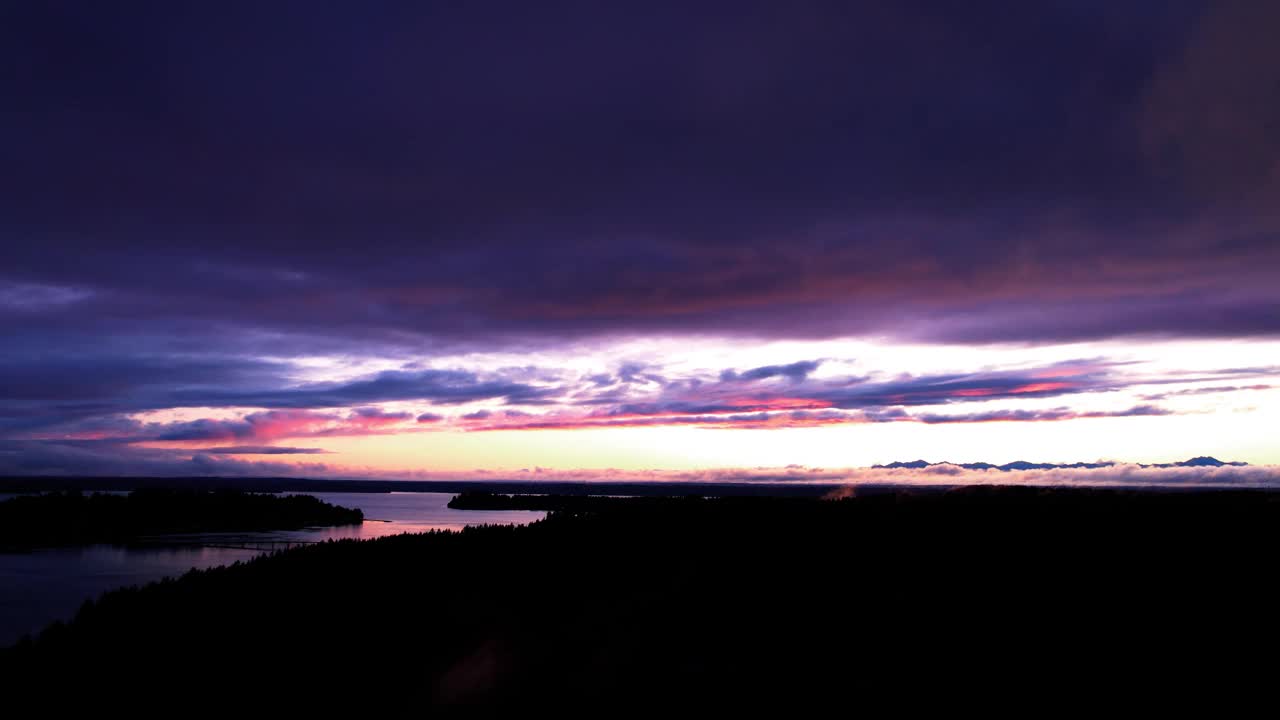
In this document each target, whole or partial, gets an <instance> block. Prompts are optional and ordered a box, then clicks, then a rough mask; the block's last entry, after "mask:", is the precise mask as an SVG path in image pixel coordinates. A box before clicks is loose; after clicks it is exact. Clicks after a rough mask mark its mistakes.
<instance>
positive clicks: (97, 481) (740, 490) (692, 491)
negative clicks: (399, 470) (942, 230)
mask: <svg viewBox="0 0 1280 720" xmlns="http://www.w3.org/2000/svg"><path fill="white" fill-rule="evenodd" d="M1009 480H1010V482H1005V483H989V484H992V485H1018V483H1017V482H1014V481H1012V478H1009ZM970 485H971V484H970V483H950V484H924V483H920V484H916V483H844V482H821V483H817V482H780V481H758V482H741V481H738V482H686V481H648V482H645V481H610V480H599V481H594V480H593V481H564V480H553V481H543V480H324V479H312V478H285V477H243V478H239V477H44V476H41V477H5V478H0V493H24V492H49V491H55V490H81V491H86V492H93V491H97V492H104V491H132V490H144V489H187V490H239V491H243V492H268V493H338V492H350V493H392V492H421V493H444V494H459V493H469V492H487V493H494V494H504V495H513V494H514V495H617V496H626V497H673V496H686V495H696V496H699V497H797V498H805V497H824V496H827V495H829V494H831V493H839V492H847V491H848V490H849V489H850V488H852V489H854V491H855V492H857V493H859V494H878V493H891V492H898V491H901V490H910V491H912V492H919V493H928V492H945V491H947V490H952V489H955V488H958V487H968V486H970ZM1097 487H1106V488H1110V489H1115V490H1141V491H1147V492H1218V491H1231V490H1242V489H1250V490H1261V491H1272V492H1280V489H1277V488H1269V487H1259V486H1252V485H1226V484H1213V485H1210V484H1185V485H1150V484H1132V485H1121V484H1106V485H1098V486H1097Z"/></svg>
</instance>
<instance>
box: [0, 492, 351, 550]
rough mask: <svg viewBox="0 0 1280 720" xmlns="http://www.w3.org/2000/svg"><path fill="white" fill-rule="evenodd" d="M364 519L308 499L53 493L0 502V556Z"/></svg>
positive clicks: (256, 495)
mask: <svg viewBox="0 0 1280 720" xmlns="http://www.w3.org/2000/svg"><path fill="white" fill-rule="evenodd" d="M363 521H364V513H363V512H361V511H360V510H352V509H348V508H344V507H338V506H336V505H330V504H329V503H326V502H324V501H322V500H319V499H317V498H315V497H312V496H310V495H271V494H265V493H246V492H236V491H212V492H206V491H201V490H135V491H133V492H131V493H129V494H127V495H123V494H108V493H92V494H84V493H80V492H61V493H59V492H54V493H45V494H41V495H24V496H19V497H15V498H11V499H9V500H6V501H4V502H0V548H3V549H25V548H35V547H49V546H66V545H84V544H93V543H117V544H125V543H131V542H136V541H137V540H139V539H140V538H143V537H147V536H152V535H167V534H173V533H198V532H238V531H260V530H295V529H299V528H304V527H313V526H328V525H354V524H359V523H361V522H363Z"/></svg>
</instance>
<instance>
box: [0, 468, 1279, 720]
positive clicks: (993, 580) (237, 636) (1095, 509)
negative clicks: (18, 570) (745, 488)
mask: <svg viewBox="0 0 1280 720" xmlns="http://www.w3.org/2000/svg"><path fill="white" fill-rule="evenodd" d="M1277 532H1280V503H1278V502H1277V496H1276V495H1274V494H1271V493H1265V492H1223V493H1171V494H1158V493H1123V492H1110V491H1076V490H1055V491H1044V490H1034V489H1000V488H983V489H975V490H965V491H957V492H948V493H932V494H930V493H921V494H910V493H906V494H896V495H877V496H872V497H865V498H857V497H855V498H850V499H845V500H838V501H817V500H799V499H790V500H786V499H759V498H732V499H693V498H686V499H679V498H676V499H668V500H664V501H655V500H652V499H646V500H644V501H643V502H632V501H629V500H619V501H613V500H609V501H607V502H602V503H600V504H599V505H598V506H597V507H593V508H590V509H582V510H565V511H559V512H553V513H551V514H550V515H549V516H548V518H547V519H546V520H544V521H541V522H538V523H534V524H531V525H529V526H526V527H481V528H474V529H468V530H466V531H463V532H461V533H430V534H424V535H404V536H394V537H387V538H382V539H379V540H374V541H364V542H354V541H342V542H332V543H326V544H321V545H314V546H309V547H306V548H300V549H297V550H292V551H288V552H284V553H278V554H273V555H269V556H264V557H260V558H257V559H255V560H253V561H251V562H248V563H245V564H243V565H235V566H231V567H225V568H217V569H213V570H207V571H202V572H192V573H189V574H187V575H186V576H184V577H182V578H181V579H179V580H176V581H169V582H163V583H159V584H154V585H151V586H148V587H146V588H143V589H140V590H139V589H131V590H125V591H119V592H113V593H109V594H107V595H105V596H103V597H102V598H101V599H100V600H98V601H97V602H94V603H91V604H88V605H86V606H85V608H84V609H83V610H82V611H81V612H80V613H79V614H78V615H77V616H76V618H75V619H74V620H72V621H71V622H70V623H69V624H66V625H55V626H53V627H51V628H49V629H47V630H45V631H44V632H43V633H42V634H41V635H40V636H39V637H37V638H33V639H29V640H27V641H25V642H23V643H21V644H20V645H19V646H17V647H16V648H14V649H12V650H10V651H8V653H7V655H5V656H4V658H3V661H2V662H0V664H4V665H5V666H4V667H0V677H4V678H6V679H8V680H11V681H12V682H11V685H10V686H11V687H13V688H19V689H22V688H26V687H28V685H27V684H26V683H27V682H29V681H30V680H31V679H33V678H34V679H40V678H45V679H48V678H54V679H56V680H57V681H58V682H70V681H72V680H79V679H84V678H94V679H97V680H104V679H105V680H107V681H111V680H113V679H114V680H116V681H119V680H124V681H128V682H132V683H133V685H132V686H131V687H136V686H138V682H139V681H140V680H145V681H146V682H147V687H149V688H166V689H168V690H169V691H173V692H182V693H187V692H192V693H202V692H204V691H205V689H206V686H207V684H208V683H209V682H210V678H214V677H221V676H223V674H229V676H235V674H236V672H237V669H238V668H241V667H245V668H246V670H245V672H247V673H251V674H261V675H262V676H264V677H268V678H269V682H264V683H262V684H257V685H255V686H254V688H253V691H254V692H255V693H259V694H260V693H266V694H272V693H274V694H277V695H280V696H288V697H289V698H291V701H292V699H293V698H296V697H297V693H298V688H301V687H307V688H324V689H325V691H324V693H323V696H324V697H325V698H330V697H331V695H333V694H334V693H338V694H341V693H350V694H351V695H353V696H357V697H359V698H360V699H361V701H362V702H363V701H365V700H366V699H367V698H377V699H378V700H388V699H395V700H400V701H403V702H405V703H407V704H410V705H413V706H414V707H420V706H422V705H426V704H430V703H433V702H434V703H448V702H485V703H488V702H530V701H532V702H551V701H554V702H556V703H560V704H563V703H565V702H573V703H575V704H577V703H584V702H585V703H595V704H596V707H597V709H598V710H599V711H600V712H601V713H604V714H608V712H609V711H610V710H611V709H617V708H619V707H626V706H629V704H631V703H638V702H646V703H647V702H655V701H672V700H688V699H700V700H708V701H711V702H714V703H716V704H721V705H723V704H726V703H728V704H740V703H756V702H759V701H761V700H763V699H764V698H766V697H768V698H772V699H778V698H782V699H784V700H787V701H789V702H799V701H801V700H806V699H813V698H814V697H816V696H819V695H827V696H832V695H833V696H835V697H836V698H837V700H838V701H839V702H843V703H845V704H847V705H853V706H857V707H868V708H869V707H874V706H875V703H876V702H877V701H879V702H884V701H888V702H891V703H894V707H895V708H896V709H898V710H907V711H909V710H921V709H923V708H924V707H926V706H927V705H926V704H927V703H931V702H936V703H940V704H943V705H944V706H945V707H947V708H950V709H955V708H958V707H961V706H968V707H972V706H973V705H975V704H976V705H979V706H981V707H996V706H998V705H1000V704H1001V703H1005V704H1008V703H1012V702H1014V701H1015V700H1017V699H1019V698H1026V697H1027V694H1028V693H1029V694H1031V696H1032V697H1034V700H1032V701H1030V702H1029V703H1028V704H1019V705H1017V707H1018V708H1020V709H1021V710H1022V711H1023V712H1024V714H1031V715H1036V714H1039V710H1044V709H1047V708H1052V709H1055V710H1064V709H1067V708H1069V707H1071V706H1072V703H1086V704H1088V707H1086V708H1083V709H1088V708H1096V707H1101V706H1102V705H1100V704H1094V703H1105V706H1106V707H1111V708H1115V709H1123V708H1125V707H1129V709H1131V710H1135V712H1136V709H1137V707H1132V706H1125V705H1121V704H1118V702H1119V700H1118V699H1117V698H1116V697H1112V696H1111V695H1110V694H1111V693H1119V694H1120V695H1121V696H1123V697H1127V698H1130V699H1132V698H1133V696H1134V694H1135V693H1137V694H1139V696H1140V698H1139V699H1140V700H1141V702H1142V703H1143V704H1142V705H1140V706H1138V707H1145V708H1148V709H1150V708H1151V707H1153V705H1152V704H1153V703H1155V702H1157V701H1158V700H1159V696H1160V694H1161V693H1169V692H1174V691H1177V692H1182V693H1185V692H1188V691H1190V690H1191V689H1205V688H1208V687H1218V686H1219V685H1217V684H1218V683H1224V682H1227V681H1228V680H1229V681H1230V682H1231V683H1233V685H1232V687H1233V688H1234V690H1232V691H1231V692H1230V693H1222V694H1221V695H1220V696H1219V698H1218V699H1219V701H1220V703H1221V705H1219V708H1220V709H1225V708H1228V707H1229V706H1230V703H1231V701H1232V700H1233V699H1235V698H1240V697H1244V695H1242V692H1243V691H1245V690H1247V689H1248V688H1250V687H1256V688H1270V687H1272V678H1273V673H1272V671H1273V670H1274V663H1273V662H1272V661H1271V660H1269V659H1267V658H1269V657H1270V656H1271V654H1273V652H1274V648H1275V647H1280V645H1277V640H1280V625H1278V623H1280V620H1278V619H1277V617H1278V616H1277V614H1276V613H1275V612H1274V608H1272V607H1271V602H1270V598H1273V597H1274V594H1273V593H1274V575H1275V557H1276V555H1275V551H1276V549H1277V542H1276V541H1277ZM1260 652H1261V653H1262V654H1261V655H1259V653H1260ZM290 681H295V682H290ZM228 687H229V688H230V687H231V686H228ZM228 692H236V691H233V690H230V689H228ZM246 692H247V691H246ZM206 694H207V693H206ZM316 697H320V695H316ZM1170 697H1173V696H1172V695H1170ZM1178 697H1182V696H1181V695H1179V696H1178ZM599 703H606V704H604V705H600V704H599ZM620 704H627V705H620ZM1076 709H1078V710H1080V709H1082V708H1080V707H1079V706H1076Z"/></svg>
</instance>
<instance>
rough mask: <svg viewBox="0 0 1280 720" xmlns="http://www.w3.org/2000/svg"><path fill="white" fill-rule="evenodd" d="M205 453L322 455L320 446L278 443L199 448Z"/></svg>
mask: <svg viewBox="0 0 1280 720" xmlns="http://www.w3.org/2000/svg"><path fill="white" fill-rule="evenodd" d="M200 452H201V453H203V454H205V455H323V454H326V453H328V452H329V451H328V450H324V449H321V448H300V447H284V446H279V445H230V446H227V447H207V448H200Z"/></svg>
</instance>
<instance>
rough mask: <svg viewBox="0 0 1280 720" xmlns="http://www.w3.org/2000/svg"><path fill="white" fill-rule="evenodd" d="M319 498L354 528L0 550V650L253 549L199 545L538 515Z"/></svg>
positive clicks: (407, 499) (414, 496)
mask: <svg viewBox="0 0 1280 720" xmlns="http://www.w3.org/2000/svg"><path fill="white" fill-rule="evenodd" d="M310 494H312V495H314V496H315V497H318V498H320V499H321V500H324V501H325V502H328V503H332V504H334V505H341V506H343V507H349V508H360V509H361V510H362V511H364V515H365V518H366V520H365V522H364V523H363V524H361V525H348V526H342V527H326V528H310V529H304V530H280V531H270V532H248V533H245V532H241V533H211V534H202V535H188V536H172V537H173V538H174V539H176V540H177V541H179V542H183V543H192V546H189V547H162V546H158V547H154V548H124V547H116V546H112V545H91V546H88V547H76V548H54V549H47V550H35V551H32V552H24V553H0V647H4V646H7V645H11V644H13V643H14V642H16V641H17V640H18V639H19V638H20V637H22V635H23V634H25V633H35V632H38V631H39V630H40V629H41V628H43V627H44V626H46V625H48V624H49V623H51V622H54V621H55V620H69V619H70V618H71V617H72V616H73V615H75V613H76V610H78V609H79V608H80V606H81V605H82V604H83V603H84V601H85V600H88V599H91V598H96V597H97V596H98V595H101V594H102V593H103V592H105V591H107V590H112V589H114V588H119V587H127V586H129V585H142V584H146V583H149V582H153V581H155V580H159V579H161V578H164V577H177V576H179V575H182V574H183V573H185V572H186V571H188V570H190V569H192V568H208V567H215V566H218V565H229V564H231V563H233V562H235V561H237V560H247V559H249V558H252V557H254V556H255V555H258V554H261V552H262V551H261V550H243V549H235V548H229V547H201V546H197V545H194V543H202V542H208V543H210V544H214V545H217V544H224V545H231V544H237V543H253V542H265V541H292V542H307V541H310V542H315V541H323V540H337V539H345V538H352V539H369V538H376V537H382V536H385V535H396V534H400V533H413V532H426V531H428V530H461V529H462V528H463V527H465V526H467V525H484V524H502V525H509V524H519V523H528V522H533V521H535V520H539V519H541V518H542V517H543V516H544V515H546V513H543V512H527V511H484V510H481V511H475V510H450V509H449V508H448V506H447V505H448V502H449V500H450V498H452V497H453V496H452V495H450V494H447V493H310Z"/></svg>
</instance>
